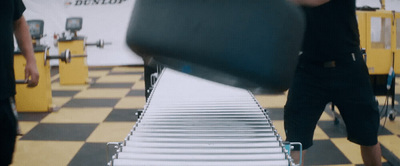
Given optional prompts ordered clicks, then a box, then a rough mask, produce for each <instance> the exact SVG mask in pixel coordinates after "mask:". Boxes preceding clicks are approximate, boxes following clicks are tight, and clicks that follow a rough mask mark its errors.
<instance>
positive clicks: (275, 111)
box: [267, 108, 283, 120]
mask: <svg viewBox="0 0 400 166" xmlns="http://www.w3.org/2000/svg"><path fill="white" fill-rule="evenodd" d="M267 110H268V116H269V118H270V119H271V120H283V108H267Z"/></svg>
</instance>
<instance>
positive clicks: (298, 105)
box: [284, 53, 379, 149]
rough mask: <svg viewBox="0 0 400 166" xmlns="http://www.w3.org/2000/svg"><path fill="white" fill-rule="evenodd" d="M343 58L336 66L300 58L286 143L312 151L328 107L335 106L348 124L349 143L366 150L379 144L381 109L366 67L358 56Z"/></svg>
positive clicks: (287, 118)
mask: <svg viewBox="0 0 400 166" xmlns="http://www.w3.org/2000/svg"><path fill="white" fill-rule="evenodd" d="M344 57H346V58H347V59H343V60H341V61H337V62H336V63H333V64H335V65H322V64H321V63H313V62H309V61H302V60H301V58H300V61H299V65H298V67H297V71H296V74H295V78H294V82H293V84H292V86H291V88H290V89H289V94H288V99H287V102H286V105H285V111H284V126H285V133H286V138H287V139H286V140H287V141H290V142H301V143H302V144H303V149H307V148H309V147H310V146H311V145H312V144H313V143H312V142H313V141H312V140H313V135H314V130H315V128H316V125H317V122H318V120H319V118H320V116H321V114H322V113H323V111H324V109H325V106H326V104H327V103H329V102H333V103H335V105H336V106H337V107H338V109H339V111H340V114H341V116H342V118H343V120H344V122H345V125H346V129H347V139H348V140H350V141H351V142H354V143H356V144H359V145H365V146H371V145H375V144H376V143H377V133H378V128H379V109H378V103H377V102H376V100H375V96H374V93H373V90H372V86H371V83H370V80H369V74H368V69H367V66H366V64H365V62H364V61H363V59H362V57H361V54H359V53H354V54H353V57H352V55H351V54H348V55H346V56H344ZM323 64H326V63H323Z"/></svg>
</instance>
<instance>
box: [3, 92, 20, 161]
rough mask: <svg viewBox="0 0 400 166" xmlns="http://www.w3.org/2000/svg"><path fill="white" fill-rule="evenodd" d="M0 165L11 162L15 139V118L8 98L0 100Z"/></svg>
mask: <svg viewBox="0 0 400 166" xmlns="http://www.w3.org/2000/svg"><path fill="white" fill-rule="evenodd" d="M0 131H1V134H0V147H1V148H0V165H9V164H11V162H12V156H13V153H14V146H15V139H16V134H17V130H16V119H15V116H14V114H13V112H12V110H11V105H10V101H9V99H2V100H0Z"/></svg>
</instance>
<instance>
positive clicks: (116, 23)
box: [23, 0, 143, 66]
mask: <svg viewBox="0 0 400 166" xmlns="http://www.w3.org/2000/svg"><path fill="white" fill-rule="evenodd" d="M23 1H24V4H25V6H26V8H27V10H26V11H25V13H24V17H25V18H26V19H27V20H29V19H41V20H44V34H46V35H47V36H46V37H44V38H43V39H42V40H41V42H42V44H46V45H49V46H50V47H51V49H50V50H51V51H50V53H51V54H52V55H54V54H58V48H57V47H55V46H54V44H53V43H54V39H53V35H54V34H61V33H62V32H64V31H65V22H66V18H68V17H82V18H83V27H82V30H80V31H79V32H78V35H80V36H85V37H87V42H96V41H97V40H99V39H104V40H105V41H106V42H111V43H112V45H106V46H105V47H104V48H103V49H100V48H97V47H95V46H89V47H87V49H86V51H87V54H88V58H87V62H88V65H89V66H112V65H136V64H143V61H142V59H141V58H140V57H139V56H137V55H135V54H134V53H133V52H132V51H131V50H130V49H129V48H128V47H127V45H126V43H125V36H126V30H127V28H128V23H129V19H130V15H131V12H132V9H133V6H134V2H135V0H23ZM95 2H98V4H96V3H95ZM85 3H86V5H84V4H85ZM51 64H52V65H57V64H58V61H51Z"/></svg>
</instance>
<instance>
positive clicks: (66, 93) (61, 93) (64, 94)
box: [52, 90, 80, 97]
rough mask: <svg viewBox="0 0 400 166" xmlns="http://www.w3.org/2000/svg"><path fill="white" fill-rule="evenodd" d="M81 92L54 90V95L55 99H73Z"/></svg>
mask: <svg viewBox="0 0 400 166" xmlns="http://www.w3.org/2000/svg"><path fill="white" fill-rule="evenodd" d="M79 92H80V91H60V90H53V91H52V94H53V97H72V96H75V95H76V94H77V93H79Z"/></svg>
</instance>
